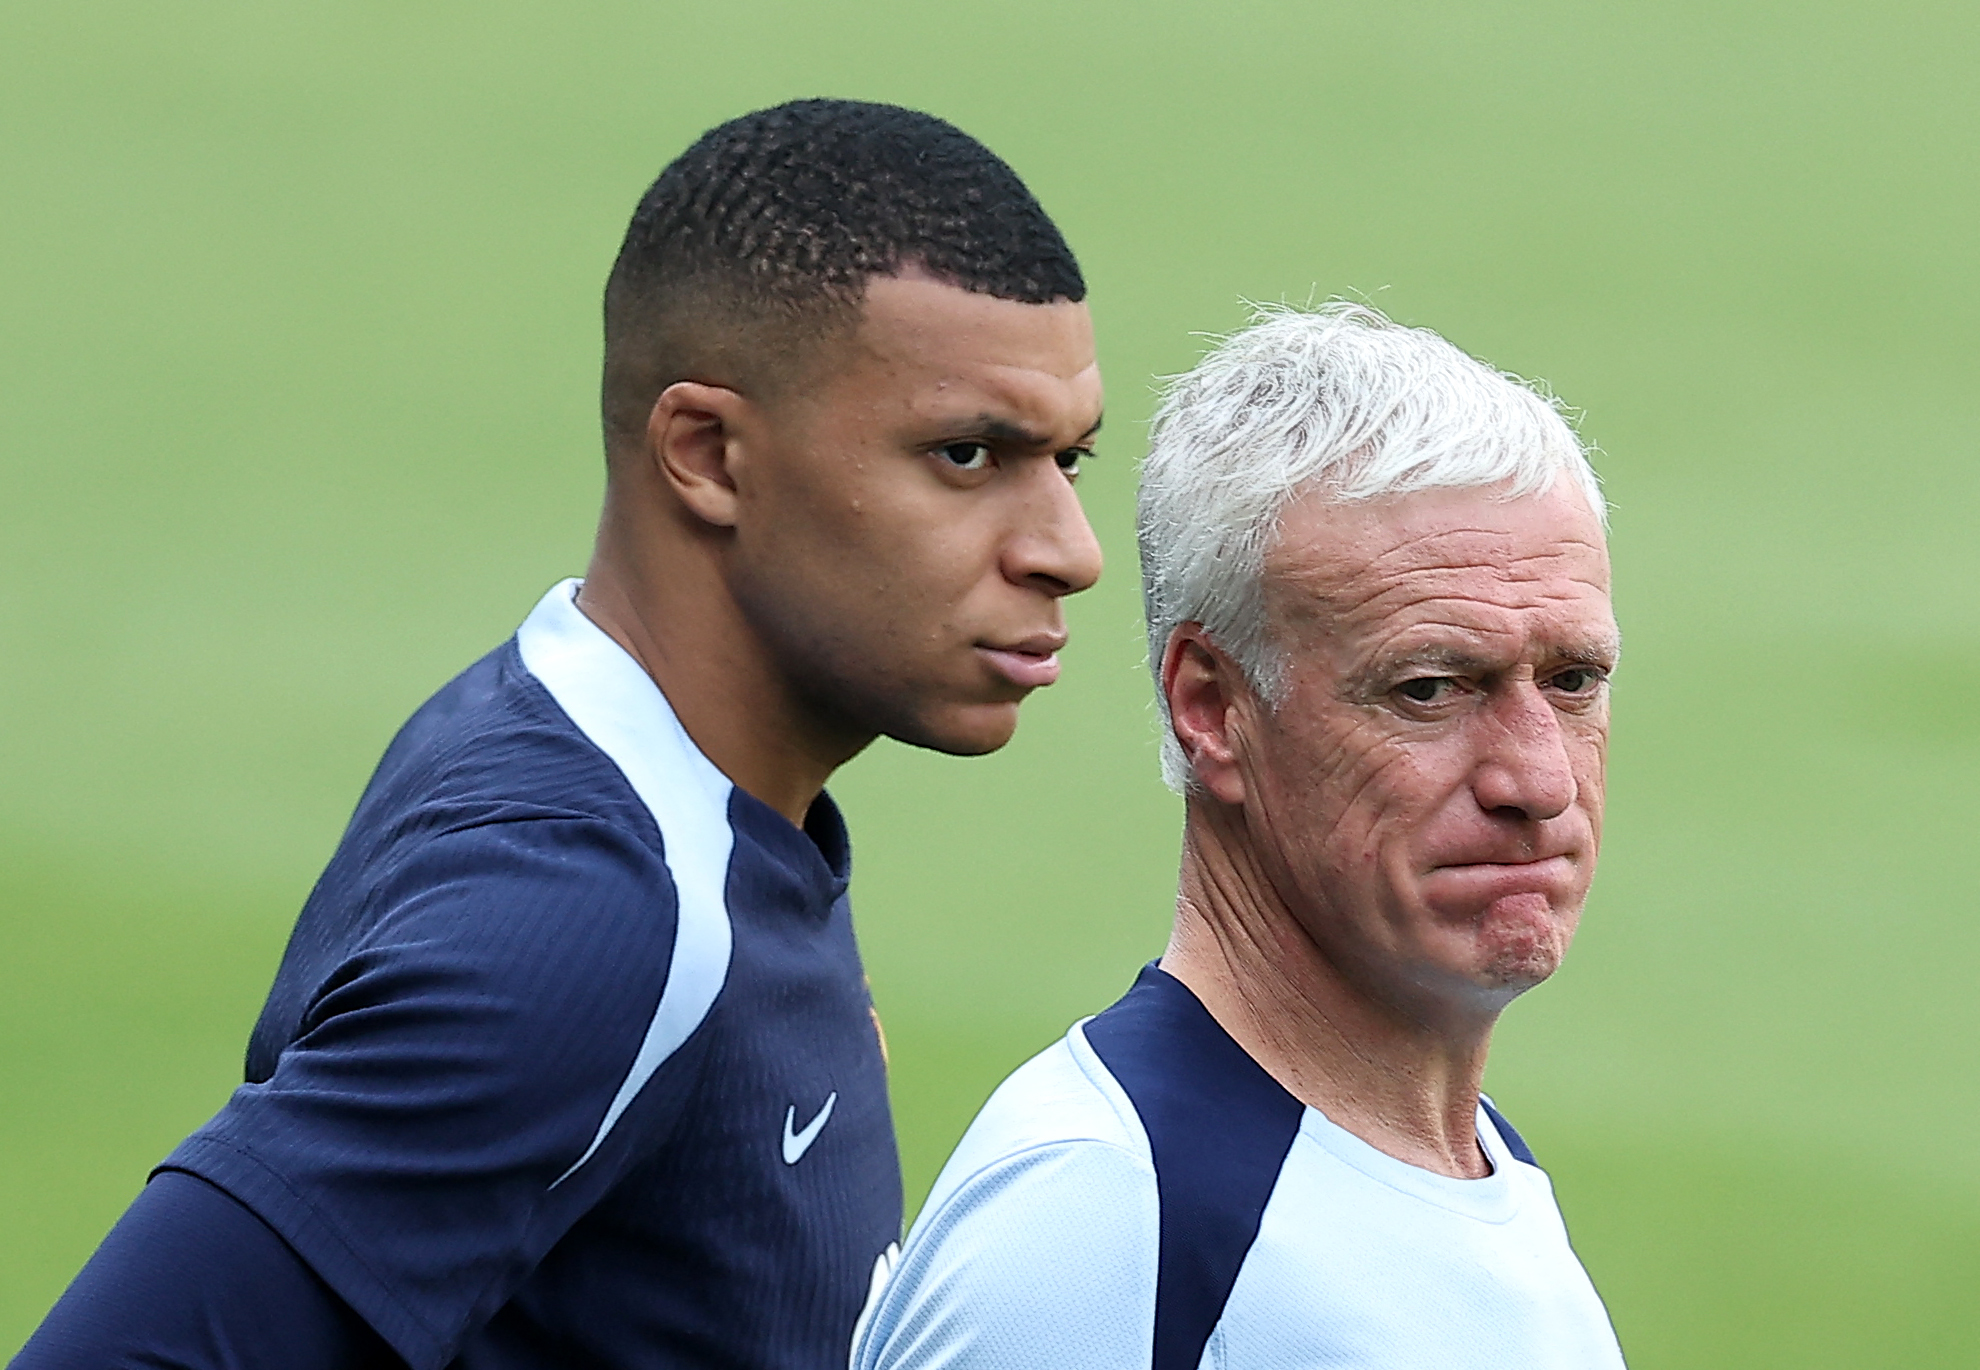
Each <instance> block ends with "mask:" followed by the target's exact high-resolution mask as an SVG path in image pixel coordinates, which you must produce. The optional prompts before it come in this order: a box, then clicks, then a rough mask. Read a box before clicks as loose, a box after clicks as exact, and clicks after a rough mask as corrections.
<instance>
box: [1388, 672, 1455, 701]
mask: <svg viewBox="0 0 1980 1370" xmlns="http://www.w3.org/2000/svg"><path fill="white" fill-rule="evenodd" d="M1454 684H1455V682H1454V681H1453V680H1452V679H1451V678H1450V677H1449V676H1443V675H1426V676H1418V677H1417V678H1416V679H1414V680H1405V681H1404V682H1403V683H1402V684H1400V685H1398V686H1396V693H1397V694H1399V695H1401V696H1402V697H1403V698H1404V699H1407V700H1410V701H1412V702H1414V703H1417V704H1435V703H1436V702H1437V701H1438V700H1440V699H1442V698H1444V697H1445V696H1446V695H1447V694H1449V693H1450V691H1451V688H1452V686H1453V685H1454Z"/></svg>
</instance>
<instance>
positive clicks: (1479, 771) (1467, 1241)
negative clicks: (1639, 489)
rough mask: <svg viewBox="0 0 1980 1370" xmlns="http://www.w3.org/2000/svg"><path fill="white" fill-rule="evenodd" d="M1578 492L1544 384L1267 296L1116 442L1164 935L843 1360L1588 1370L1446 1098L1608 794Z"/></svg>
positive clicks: (1063, 1367) (1357, 311)
mask: <svg viewBox="0 0 1980 1370" xmlns="http://www.w3.org/2000/svg"><path fill="white" fill-rule="evenodd" d="M1604 507H1605V506H1604V504H1603V500H1602V496H1601V493H1600V490H1599V489H1598V487H1597V485H1596V481H1595V476H1594V473H1593V472H1592V471H1591V470H1590V469H1589V465H1588V462H1587V459H1586V456H1585V455H1584V452H1583V450H1582V446H1581V444H1580V442H1579V441H1578V440H1577V439H1576V437H1575V435H1574V433H1573V431H1572V430H1571V429H1570V427H1569V426H1568V424H1567V423H1566V422H1565V421H1564V420H1563V418H1562V417H1561V413H1560V411H1559V408H1558V406H1557V405H1556V404H1555V403H1553V402H1552V401H1551V400H1550V399H1548V398H1546V397H1544V396H1542V395H1541V394H1538V393H1536V392H1535V391H1534V390H1533V389H1532V388H1530V387H1528V386H1526V385H1524V384H1522V383H1521V382H1520V381H1518V380H1517V379H1516V378H1514V377H1511V376H1507V375H1505V374H1503V373H1501V372H1499V371H1496V370H1494V369H1492V368H1490V367H1488V366H1485V365H1483V364H1481V363H1480V362H1478V361H1475V360H1474V359H1472V358H1471V357H1468V356H1466V355H1465V354H1464V353H1463V352H1461V351H1459V350H1458V349H1457V348H1455V347H1453V346H1452V345H1451V344H1449V343H1448V342H1446V341H1444V340H1443V339H1442V338H1439V337H1438V336H1436V335H1435V334H1433V333H1430V332H1428V331H1425V330H1421V329H1408V328H1401V327H1398V326H1396V325H1395V324H1392V323H1390V322H1389V321H1388V320H1387V319H1384V318H1383V317H1382V316H1381V315H1379V314H1377V313H1375V312H1374V311H1372V310H1369V309H1365V308H1362V307H1359V306H1355V305H1346V304H1337V305H1330V306H1327V307H1326V308H1323V309H1320V310H1316V311H1313V312H1301V311H1294V310H1270V311H1266V312H1264V313H1263V314H1262V315H1261V317H1260V318H1259V319H1258V320H1257V321H1256V322H1255V323H1254V324H1253V326H1252V327H1250V328H1247V329H1245V330H1244V331H1242V332H1240V333H1238V334H1236V335H1235V336H1233V337H1231V338H1229V339H1226V340H1225V341H1224V342H1222V343H1221V344H1219V345H1218V346H1217V347H1216V348H1215V349H1214V350H1213V351H1212V352H1211V354H1210V355H1209V356H1208V357H1206V358H1205V359H1204V361H1203V362H1202V363H1201V364H1200V365H1198V366H1197V367H1196V368H1195V369H1194V370H1193V371H1191V372H1190V373H1189V374H1187V375H1185V376H1183V377H1182V378H1181V379H1179V380H1178V381H1177V382H1176V383H1175V384H1174V385H1173V387H1172V388H1171V389H1170V391H1169V393H1168V396H1167V398H1166V400H1165V402H1164V403H1163V405H1162V408H1161V410H1160V412H1159V414H1158V415H1157V419H1156V424H1155V430H1154V441H1153V449H1152V451H1151V453H1150V455H1149V457H1148V461H1147V464H1146V465H1145V467H1144V468H1143V472H1142V487H1141V556H1142V572H1143V577H1144V583H1145V592H1146V600H1147V609H1148V634H1149V637H1148V640H1149V657H1150V662H1151V665H1152V666H1153V668H1154V672H1155V675H1156V681H1157V686H1158V691H1157V697H1158V699H1159V700H1160V702H1161V708H1162V715H1163V718H1164V720H1165V721H1166V723H1167V725H1168V726H1167V736H1166V737H1165V738H1164V740H1163V770H1164V773H1165V775H1166V776H1167V778H1168V780H1169V783H1170V784H1171V785H1173V786H1175V787H1176V788H1177V789H1179V790H1181V791H1182V793H1183V795H1184V798H1185V822H1184V831H1183V853H1182V870H1181V878H1180V890H1179V894H1178V898H1177V901H1176V918H1175V930H1174V934H1173V936H1172V937H1171V939H1170V941H1169V946H1168V950H1167V952H1166V953H1165V954H1164V955H1163V957H1162V959H1161V960H1160V962H1159V963H1157V964H1156V965H1152V966H1150V967H1148V968H1147V969H1146V970H1145V971H1143V972H1142V974H1141V977H1140V979H1139V980H1137V981H1136V983H1135V985H1134V987H1133V988H1132V989H1131V990H1130V991H1129V992H1128V994H1127V996H1126V997H1125V998H1123V999H1122V1000H1121V1001H1120V1002H1119V1003H1117V1004H1115V1005H1114V1006H1113V1007H1112V1008H1110V1009H1107V1010H1106V1011H1105V1012H1103V1013H1101V1014H1099V1015H1098V1016H1097V1017H1094V1018H1091V1019H1088V1020H1086V1021H1085V1022H1084V1023H1081V1024H1079V1025H1078V1026H1076V1027H1074V1028H1073V1029H1072V1031H1071V1032H1070V1033H1068V1034H1067V1036H1066V1037H1065V1039H1064V1040H1063V1041H1061V1042H1059V1043H1058V1044H1057V1045H1055V1046H1053V1047H1052V1048H1051V1049H1050V1050H1048V1051H1046V1052H1045V1053H1044V1054H1043V1055H1041V1056H1039V1057H1037V1058H1036V1059H1034V1060H1033V1061H1031V1062H1030V1063H1029V1064H1027V1065H1025V1066H1024V1067H1023V1068H1022V1069H1020V1070H1019V1071H1018V1072H1017V1073H1016V1074H1015V1075H1013V1076H1012V1077H1011V1078H1010V1080H1008V1081H1007V1082H1006V1083H1005V1084H1004V1085H1003V1087H1002V1088H1001V1089H999V1090H998V1091H997V1093H996V1095H995V1097H993V1098H992V1099H991V1101H990V1102H989V1104H988V1105H986V1106H985V1108H984V1110H983V1112H982V1114H981V1115H980V1116H979V1117H978V1118H977V1120H976V1122H975V1124H974V1125H973V1126H972V1127H971V1129H970V1131H969V1134H968V1136H966V1137H965V1138H964V1139H963V1142H962V1144H961V1146H960V1147H959V1148H958V1150H957V1152H956V1154H955V1156H954V1158H953V1159H951V1161H950V1162H949V1165H948V1167H947V1169H945V1170H944V1171H943V1173H942V1176H941V1178H940V1179H939V1180H938V1181H937V1183H936V1186H935V1190H934V1192H933V1193H932V1194H931V1195H930V1196H929V1199H928V1202H927V1205H926V1206H925V1207H924V1209H923V1210H922V1214H921V1217H920V1219H919V1220H918V1221H917V1222H916V1224H915V1229H914V1231H913V1233H912V1234H911V1235H910V1237H909V1240H908V1243H907V1248H906V1251H905V1252H904V1253H903V1255H902V1256H901V1259H900V1262H899V1264H898V1266H897V1268H896V1270H895V1272H894V1274H893V1277H892V1280H891V1282H890V1283H888V1284H887V1286H886V1287H885V1288H884V1289H883V1290H880V1291H878V1292H877V1293H876V1297H875V1299H874V1300H873V1301H872V1302H871V1303H870V1305H869V1311H868V1313H867V1315H866V1317H865V1319H864V1321H865V1322H866V1324H867V1325H866V1327H865V1331H864V1335H863V1337H862V1339H861V1342H860V1347H859V1349H858V1351H857V1353H856V1364H857V1365H858V1366H859V1367H861V1370H933V1368H934V1367H952V1368H960V1367H968V1368H969V1370H979V1368H980V1370H993V1368H994V1370H1029V1368H1030V1367H1037V1370H1046V1367H1051V1370H1071V1368H1073V1367H1078V1370H1103V1368H1104V1370H1116V1368H1117V1370H1128V1367H1135V1370H1148V1367H1151V1366H1152V1367H1154V1370H1196V1368H1197V1367H1230V1368H1231V1370H1240V1368H1242V1370H1252V1368H1254V1367H1255V1368H1257V1370H1265V1368H1266V1367H1270V1368H1272V1370H1277V1367H1320V1366H1333V1367H1346V1366H1353V1367H1371V1368H1372V1367H1394V1368H1395V1370H1403V1368H1404V1367H1408V1370H1423V1368H1424V1367H1431V1366H1434V1367H1437V1370H1460V1368H1461V1367H1481V1370H1482V1367H1493V1368H1494V1370H1510V1367H1520V1368H1521V1370H1537V1368H1539V1367H1558V1368H1559V1370H1599V1368H1600V1367H1618V1366H1620V1365H1621V1364H1622V1355H1621V1352H1620V1350H1619V1349H1618V1347H1617V1345H1616V1339H1615V1334H1614V1332H1613V1331H1612V1330H1611V1327H1610V1324H1609V1319H1608V1315H1607V1313H1606V1312H1605V1311H1604V1309H1603V1306H1602V1302H1601V1300H1600V1299H1599V1298H1598V1297H1597V1295H1596V1293H1595V1290H1594V1288H1593V1287H1592V1286H1591V1285H1590V1283H1589V1281H1588V1277H1587V1275H1586V1274H1585V1273H1584V1272H1583V1270H1582V1268H1581V1264H1580V1262H1579V1261H1578V1260H1577V1259H1576V1257H1575V1255H1574V1252H1573V1250H1572V1249H1571V1248H1570V1247H1569V1245H1568V1239H1567V1233H1566V1230H1565V1228H1564V1227H1563V1225H1562V1222H1561V1217H1560V1212H1559V1209H1558V1208H1557V1207H1556V1205H1555V1202H1554V1196H1553V1191H1552V1187H1551V1186H1550V1184H1549V1182H1548V1179H1547V1176H1546V1174H1545V1173H1544V1172H1543V1171H1542V1170H1541V1169H1540V1168H1539V1167H1538V1165H1537V1164H1536V1162H1535V1161H1534V1158H1533V1154H1532V1152H1530V1151H1529V1150H1528V1149H1527V1147H1526V1145H1525V1143H1524V1142H1522V1141H1521V1140H1520V1137H1519V1134H1518V1133H1517V1132H1515V1131H1514V1130H1513V1128H1512V1126H1511V1125H1510V1124H1509V1123H1507V1122H1506V1120H1505V1119H1504V1118H1503V1117H1502V1116H1500V1114H1499V1113H1498V1112H1497V1111H1496V1110H1495V1109H1494V1108H1493V1106H1492V1104H1491V1103H1490V1102H1489V1101H1488V1100H1486V1099H1485V1098H1484V1097H1483V1096H1482V1095H1481V1093H1480V1083H1481V1079H1482V1077H1483V1074H1484V1070H1485V1057H1486V1050H1487V1047H1488V1044H1489V1042H1490V1040H1491V1035H1492V1028H1493V1025H1494V1024H1495V1023H1496V1022H1497V1020H1498V1017H1499V1014H1500V1012H1501V1011H1502V1010H1503V1009H1504V1008H1505V1007H1506V1005H1507V1004H1509V1003H1510V1002H1511V1001H1512V1000H1513V999H1514V998H1515V997H1517V996H1518V995H1519V994H1521V993H1522V992H1523V991H1525V990H1528V989H1531V988H1532V987H1533V986H1535V985H1537V984H1539V983H1540V982H1541V981H1542V980H1545V979H1546V978H1547V977H1548V976H1549V975H1551V974H1552V973H1553V972H1554V970H1555V968H1556V967H1558V966H1559V964H1560V962H1561V957H1562V955H1563V954H1564V953H1565V952H1566V951H1567V947H1568V943H1569V941H1570V940H1571V939H1572V937H1573V935H1574V930H1575V925H1576V922H1577V920H1578V918H1579V916H1580V913H1581V908H1582V903H1583V901H1584V899H1585V898H1586V896H1587V892H1588V886H1589V881H1590V878H1591V877H1592V876H1593V874H1594V870H1595V855H1596V848H1597V846H1598V844H1599V841H1600V836H1601V827H1602V798H1603V765H1604V756H1605V752H1606V747H1607V740H1608V727H1609V677H1610V673H1611V671H1612V670H1613V669H1614V666H1615V663H1616V653H1617V634H1616V625H1615V619H1614V617H1613V615H1612V614H1611V612H1610V605H1609V562H1608V554H1607V550H1606V544H1605V535H1604V524H1605V518H1604Z"/></svg>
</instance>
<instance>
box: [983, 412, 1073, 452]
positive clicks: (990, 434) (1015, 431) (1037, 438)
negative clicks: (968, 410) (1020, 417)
mask: <svg viewBox="0 0 1980 1370" xmlns="http://www.w3.org/2000/svg"><path fill="white" fill-rule="evenodd" d="M1104 421H1105V416H1104V415H1103V416H1102V417H1101V418H1098V419H1095V420H1094V421H1093V426H1092V427H1091V428H1089V429H1087V430H1086V431H1085V432H1084V433H1082V434H1080V435H1079V437H1078V438H1076V439H1075V440H1074V443H1073V445H1075V446H1076V445H1077V444H1079V443H1082V442H1087V441H1090V440H1091V439H1092V437H1093V435H1094V434H1095V433H1098V432H1099V431H1100V425H1101V423H1102V422H1104ZM952 427H953V428H954V429H955V430H956V431H958V432H960V431H963V430H965V429H966V430H968V431H970V432H972V433H975V434H977V435H978V436H981V437H985V438H988V439H989V440H990V441H992V442H995V443H1001V444H1003V445H1004V446H1006V447H1049V446H1051V445H1052V437H1051V435H1050V434H1048V433H1037V432H1034V431H1032V430H1031V429H1029V428H1026V427H1025V426H1024V425H1023V424H1021V423H1017V422H1015V421H1013V420H1011V419H1007V418H1005V417H1003V416H1002V415H1000V414H978V415H977V416H976V417H975V418H973V419H967V420H964V421H963V422H961V423H958V424H955V425H952Z"/></svg>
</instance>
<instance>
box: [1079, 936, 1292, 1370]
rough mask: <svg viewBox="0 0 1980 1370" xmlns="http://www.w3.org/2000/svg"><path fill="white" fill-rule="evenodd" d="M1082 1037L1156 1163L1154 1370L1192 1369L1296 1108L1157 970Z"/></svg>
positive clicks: (1254, 1233)
mask: <svg viewBox="0 0 1980 1370" xmlns="http://www.w3.org/2000/svg"><path fill="white" fill-rule="evenodd" d="M1082 1030H1083V1031H1084V1033H1085V1035H1086V1040H1087V1042H1088V1044H1089V1045H1091V1046H1092V1048H1093V1050H1094V1052H1095V1053H1096V1054H1097V1055H1098V1056H1099V1057H1100V1060H1101V1061H1102V1063H1103V1064H1105V1065H1106V1067H1107V1070H1108V1072H1109V1073H1110V1074H1112V1075H1113V1077H1114V1079H1115V1080H1117V1081H1119V1082H1120V1085H1121V1088H1122V1089H1124V1090H1126V1091H1127V1096H1128V1099H1129V1100H1130V1101H1131V1102H1132V1103H1133V1104H1134V1109H1135V1112H1136V1113H1137V1114H1138V1115H1139V1116H1140V1118H1141V1125H1142V1128H1143V1130H1144V1131H1146V1132H1147V1134H1148V1147H1149V1152H1150V1154H1151V1156H1152V1157H1153V1159H1154V1163H1155V1187H1156V1193H1157V1201H1158V1203H1159V1205H1160V1213H1161V1229H1160V1239H1159V1240H1160V1257H1159V1264H1158V1267H1157V1274H1156V1283H1155V1350H1154V1370H1196V1367H1197V1365H1198V1364H1199V1363H1200V1362H1201V1361H1202V1359H1203V1349H1204V1347H1205V1346H1206V1345H1207V1344H1208V1342H1209V1340H1210V1334H1211V1332H1212V1331H1213V1330H1214V1329H1215V1328H1216V1326H1217V1320H1218V1319H1219V1318H1220V1317H1222V1316H1223V1312H1224V1305H1225V1303H1226V1302H1227V1301H1228V1300H1229V1298H1230V1294H1231V1288H1232V1286H1233V1285H1235V1284H1236V1283H1237V1277H1238V1270H1239V1268H1240V1267H1241V1266H1242V1265H1243V1264H1244V1258H1245V1254H1246V1253H1247V1252H1248V1251H1250V1250H1251V1245H1252V1243H1253V1242H1254V1241H1255V1240H1257V1237H1258V1225H1259V1222H1260V1221H1261V1220H1262V1218H1263V1217H1264V1213H1265V1205H1266V1202H1267V1201H1268V1200H1270V1198H1271V1197H1272V1189H1273V1186H1275V1185H1276V1184H1277V1183H1278V1180H1279V1170H1280V1168H1281V1167H1282V1166H1283V1165H1284V1164H1285V1160H1286V1153H1287V1152H1289V1151H1290V1150H1291V1149H1292V1144H1293V1138H1294V1137H1296V1136H1297V1135H1298V1133H1299V1124H1300V1119H1301V1117H1302V1116H1304V1114H1305V1108H1304V1106H1303V1105H1302V1104H1301V1103H1300V1102H1299V1100H1297V1099H1295V1098H1293V1096H1292V1095H1290V1094H1288V1093H1287V1092H1286V1091H1285V1088H1284V1087H1283V1086H1281V1085H1280V1084H1279V1082H1278V1081H1276V1080H1274V1079H1273V1078H1272V1077H1271V1076H1270V1075H1268V1074H1266V1073H1265V1070H1264V1068H1263V1067H1262V1066H1260V1065H1259V1064H1258V1063H1257V1062H1256V1061H1254V1060H1252V1059H1251V1057H1250V1056H1249V1055H1247V1054H1246V1052H1245V1050H1244V1048H1242V1047H1240V1046H1239V1045H1238V1044H1237V1043H1236V1042H1234V1041H1232V1040H1231V1037H1230V1034H1228V1033H1226V1032H1225V1031H1224V1029H1223V1028H1222V1027H1220V1026H1219V1025H1218V1023H1217V1020H1216V1019H1214V1018H1212V1017H1211V1016H1210V1013H1209V1010H1207V1009H1205V1008H1204V1007H1203V1005H1202V1003H1200V1002H1199V1001H1198V1000H1197V998H1196V996H1195V995H1194V994H1192V993H1191V992H1190V991H1189V989H1188V987H1187V986H1185V985H1184V984H1183V983H1182V982H1181V981H1180V980H1178V979H1176V978H1175V977H1174V976H1172V975H1170V974H1168V973H1167V972H1166V971H1164V970H1162V969H1161V967H1159V966H1155V965H1150V966H1149V967H1147V968H1146V969H1145V970H1143V971H1142V972H1141V975H1140V977H1139V978H1138V979H1137V980H1136V981H1135V982H1134V987H1133V988H1132V989H1130V990H1129V991H1128V992H1127V994H1126V996H1125V997H1124V998H1122V999H1121V1001H1120V1002H1119V1003H1117V1004H1115V1005H1114V1006H1113V1007H1112V1008H1109V1009H1107V1010H1106V1011H1105V1012H1103V1013H1101V1014H1099V1015H1097V1016H1096V1017H1094V1018H1093V1019H1091V1020H1090V1021H1089V1022H1087V1023H1086V1025H1085V1027H1084V1028H1083V1029H1082Z"/></svg>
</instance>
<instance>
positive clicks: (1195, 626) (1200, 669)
mask: <svg viewBox="0 0 1980 1370" xmlns="http://www.w3.org/2000/svg"><path fill="white" fill-rule="evenodd" d="M1247 690H1248V687H1247V686H1246V684H1245V682H1244V673H1243V672H1241V671H1240V670H1238V667H1237V663H1236V662H1234V661H1232V660H1231V659H1230V658H1229V657H1228V656H1225V655H1224V653H1223V650H1222V649H1221V648H1219V647H1218V646H1217V644H1216V643H1214V642H1212V641H1211V640H1210V635H1209V634H1208V633H1206V632H1204V631H1203V625H1202V624H1201V623H1184V624H1181V625H1179V626H1178V627H1177V628H1176V630H1175V631H1174V632H1172V633H1170V634H1169V645H1168V646H1167V647H1166V648H1165V649H1163V652H1162V694H1163V697H1164V698H1166V699H1167V700H1168V701H1169V725H1170V727H1171V728H1173V729H1174V730H1175V735H1176V741H1177V742H1178V743H1180V744H1181V745H1182V749H1183V755H1184V756H1186V757H1188V758H1189V768H1190V771H1191V772H1192V773H1193V774H1194V775H1195V777H1196V782H1197V784H1199V785H1201V786H1202V787H1203V790H1204V792H1205V793H1207V794H1209V795H1210V796H1211V797H1212V798H1214V799H1217V800H1219V801H1220V802H1222V803H1225V804H1242V803H1243V802H1244V774H1243V771H1242V770H1241V769H1240V767H1239V765H1238V759H1237V752H1238V749H1237V738H1236V735H1235V729H1236V728H1237V727H1238V726H1239V710H1238V709H1237V708H1236V705H1237V703H1238V701H1239V700H1240V699H1241V698H1242V697H1244V695H1245V693H1246V691H1247Z"/></svg>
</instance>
